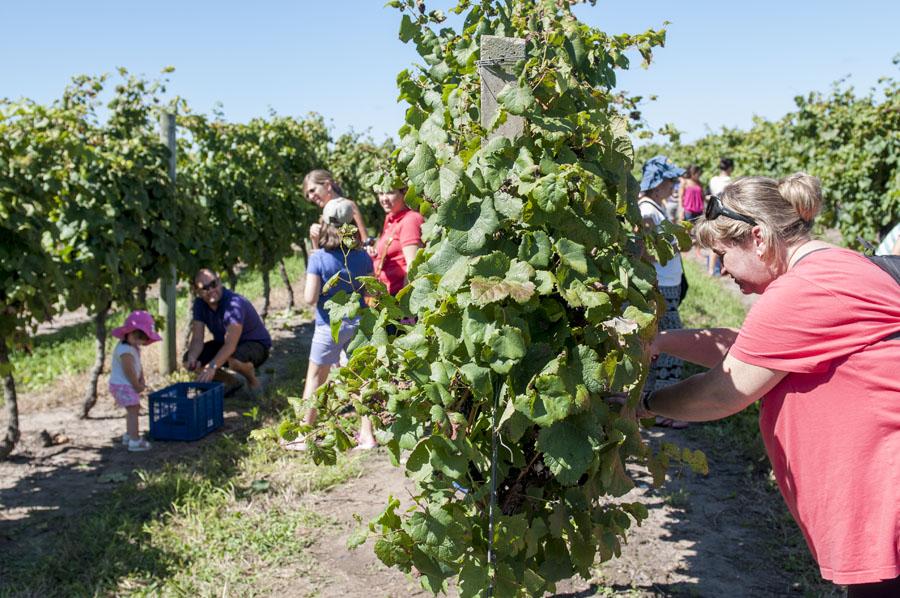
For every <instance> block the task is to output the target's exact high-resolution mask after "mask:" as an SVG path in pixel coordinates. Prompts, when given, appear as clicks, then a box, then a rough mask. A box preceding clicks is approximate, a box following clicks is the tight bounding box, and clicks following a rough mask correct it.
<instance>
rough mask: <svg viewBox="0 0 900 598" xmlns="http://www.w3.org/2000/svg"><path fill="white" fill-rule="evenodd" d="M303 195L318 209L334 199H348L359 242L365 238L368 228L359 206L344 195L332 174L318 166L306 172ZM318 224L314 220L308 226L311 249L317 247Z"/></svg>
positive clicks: (319, 224)
mask: <svg viewBox="0 0 900 598" xmlns="http://www.w3.org/2000/svg"><path fill="white" fill-rule="evenodd" d="M303 196H304V197H306V199H307V200H309V201H310V202H311V203H313V204H315V205H316V206H318V207H319V209H320V210H324V209H325V206H326V205H328V202H330V201H332V200H335V199H345V200H347V201H349V202H350V206H352V208H353V221H352V222H353V223H354V224H355V225H356V234H357V237H358V238H359V241H360V242H362V241H365V240H366V239H367V237H368V235H369V229H367V228H366V223H365V222H363V217H362V213H361V212H360V211H359V207H357V205H356V203H355V202H353V201H352V200H350V199H347V198H346V197H344V191H343V190H342V189H341V186H340V185H339V184H338V182H337V181H335V180H334V176H333V175H332V174H331V173H330V172H329V171H327V170H325V169H322V168H318V169H316V170H311V171H310V172H308V173H307V174H306V176H305V177H303ZM319 226H321V223H320V222H315V223H313V224H312V226H310V227H309V238H310V241H311V242H312V246H313V249H318V247H317V246H316V242H317V240H318V238H319Z"/></svg>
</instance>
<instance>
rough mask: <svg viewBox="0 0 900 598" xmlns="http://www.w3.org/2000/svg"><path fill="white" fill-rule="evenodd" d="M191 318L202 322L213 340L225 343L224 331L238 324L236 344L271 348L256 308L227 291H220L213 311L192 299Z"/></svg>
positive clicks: (200, 300)
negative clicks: (260, 345) (250, 344)
mask: <svg viewBox="0 0 900 598" xmlns="http://www.w3.org/2000/svg"><path fill="white" fill-rule="evenodd" d="M193 314H194V315H193V318H194V320H196V321H197V322H203V323H204V324H206V327H207V328H209V331H210V332H211V333H212V335H213V339H215V340H217V341H218V342H220V343H224V342H225V329H226V328H228V326H230V325H231V324H240V325H241V326H243V328H242V329H241V338H240V339H239V340H238V343H244V342H247V341H256V342H258V343H262V344H263V345H264V346H265V347H266V348H267V349H269V348H271V347H272V337H270V336H269V331H268V330H266V326H265V324H263V322H262V319H261V318H260V317H259V314H258V313H256V308H255V307H253V304H252V303H250V302H249V301H248V300H247V299H246V298H244V297H242V296H241V295H238V294H237V293H235V292H233V291H230V290H228V289H222V299H221V300H219V306H218V307H217V308H216V310H215V311H213V310H212V308H210V307H209V305H207V303H206V301H203V300H202V299H200V298H199V297H198V298H196V299H194V307H193Z"/></svg>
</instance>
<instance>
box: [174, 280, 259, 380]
mask: <svg viewBox="0 0 900 598" xmlns="http://www.w3.org/2000/svg"><path fill="white" fill-rule="evenodd" d="M194 292H195V293H196V295H197V296H196V297H195V298H194V304H193V308H192V309H193V322H192V323H191V343H190V346H189V347H188V350H187V353H185V356H184V365H185V367H186V368H187V369H188V370H189V371H192V372H196V373H197V380H198V381H199V382H210V381H211V380H213V379H218V380H224V379H227V376H225V375H224V374H223V373H222V372H221V371H220V370H221V368H223V367H225V366H226V365H227V366H228V367H229V368H231V369H232V370H234V371H235V372H237V373H239V374H240V375H241V376H243V377H244V378H245V379H246V380H247V385H248V387H249V390H250V392H251V394H253V395H254V396H259V395H260V394H261V392H262V384H261V383H260V381H259V379H258V378H257V376H256V368H258V367H259V366H261V365H262V364H263V363H264V362H265V361H266V359H268V358H269V350H270V349H271V348H272V337H271V336H269V331H268V330H266V326H265V324H263V321H262V319H261V318H260V317H259V314H258V313H257V312H256V308H255V307H253V304H252V303H250V301H249V300H248V299H247V298H246V297H243V296H241V295H238V294H237V293H235V292H234V291H232V290H229V289H226V288H225V287H224V286H223V285H222V282H221V280H219V277H218V276H217V275H216V274H215V272H213V271H212V270H209V269H207V268H203V269H202V270H200V271H198V272H197V274H196V276H194ZM207 328H209V331H210V332H211V333H212V336H213V338H212V340H210V341H206V342H204V340H203V339H204V335H205V334H206V329H207Z"/></svg>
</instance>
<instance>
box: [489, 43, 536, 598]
mask: <svg viewBox="0 0 900 598" xmlns="http://www.w3.org/2000/svg"><path fill="white" fill-rule="evenodd" d="M524 59H525V40H524V39H517V38H512V37H499V36H496V35H484V36H482V37H481V60H479V61H478V67H479V74H480V75H481V126H483V127H484V128H485V129H488V130H489V129H490V123H491V122H492V121H493V119H494V118H495V116H496V114H497V111H498V110H500V105H499V103H498V102H497V94H499V93H500V92H501V91H502V90H503V88H504V87H506V85H507V84H509V83H513V84H515V82H516V74H515V73H514V72H512V70H511V69H510V68H509V67H510V66H512V65H514V64H515V63H516V62H518V61H520V60H524ZM524 128H525V119H524V118H523V117H521V116H513V115H507V117H506V122H505V123H503V124H502V125H500V126H498V127H497V128H496V129H494V131H493V132H492V133H491V134H490V136H489V137H488V139H486V140H485V141H488V140H489V139H493V138H495V137H506V138H507V139H509V140H513V139H515V138H516V137H519V136H520V135H522V131H523V130H524ZM499 401H500V396H499V393H497V392H495V393H494V404H493V416H492V422H493V434H492V438H491V493H490V501H489V503H488V522H489V523H488V554H487V560H488V563H489V564H490V566H491V567H492V569H493V571H494V572H495V573H496V567H495V560H494V551H493V546H494V515H495V510H496V508H497V446H498V444H499V442H498V434H499V431H498V429H497V417H498V413H497V412H498V411H499ZM494 585H495V575H491V582H490V586H489V587H488V592H487V595H488V597H491V596H493V595H494Z"/></svg>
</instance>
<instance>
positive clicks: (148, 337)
mask: <svg viewBox="0 0 900 598" xmlns="http://www.w3.org/2000/svg"><path fill="white" fill-rule="evenodd" d="M112 335H113V336H114V337H116V338H118V339H121V340H120V341H119V344H117V345H116V348H115V350H113V355H112V367H111V368H110V373H109V392H110V394H112V396H113V398H115V400H116V403H117V404H118V405H119V406H120V407H124V408H125V424H126V428H125V434H123V435H122V444H124V445H125V446H126V447H128V450H129V451H131V452H139V451H147V450H150V443H149V442H147V441H146V440H144V439H143V438H141V436H140V431H139V430H138V416H139V415H140V412H141V393H142V392H143V391H144V389H145V388H146V387H147V385H146V383H145V382H144V372H143V369H142V368H141V347H143V346H144V345H149V344H150V343H155V342H156V341H158V340H159V339H160V336H159V335H158V334H157V333H156V331H155V330H154V328H153V316H151V315H150V314H149V313H147V312H145V311H142V310H137V311H133V312H131V313H130V314H129V315H128V317H127V318H125V323H124V324H123V325H122V326H119V327H118V328H115V329H114V330H113V331H112Z"/></svg>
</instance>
